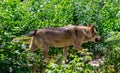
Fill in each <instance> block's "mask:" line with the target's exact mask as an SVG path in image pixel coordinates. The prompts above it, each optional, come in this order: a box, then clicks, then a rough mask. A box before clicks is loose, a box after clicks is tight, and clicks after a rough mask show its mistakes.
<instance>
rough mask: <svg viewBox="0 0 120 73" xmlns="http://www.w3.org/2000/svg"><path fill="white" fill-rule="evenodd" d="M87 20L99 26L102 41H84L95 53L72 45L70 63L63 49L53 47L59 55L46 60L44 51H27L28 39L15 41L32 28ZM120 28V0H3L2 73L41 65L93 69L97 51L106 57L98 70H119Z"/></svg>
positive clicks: (17, 72)
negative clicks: (63, 58) (65, 58)
mask: <svg viewBox="0 0 120 73" xmlns="http://www.w3.org/2000/svg"><path fill="white" fill-rule="evenodd" d="M87 23H92V24H93V25H94V26H95V27H96V29H97V31H98V34H99V35H100V36H101V38H102V41H101V43H99V44H94V43H87V44H85V45H83V47H85V48H86V47H87V48H88V49H90V50H89V51H90V52H92V53H93V55H91V54H89V53H90V52H88V51H80V52H77V51H75V50H73V49H72V48H71V47H70V49H71V50H72V51H71V50H69V53H70V55H69V56H68V58H69V62H68V63H66V64H62V63H61V59H62V56H61V53H62V49H55V48H53V47H52V48H51V50H50V52H49V54H50V55H54V56H55V57H57V59H56V60H54V61H52V62H50V63H49V64H46V63H44V61H43V56H42V52H40V51H37V52H34V53H29V54H26V53H24V51H25V50H26V49H29V48H28V43H26V42H18V43H15V42H12V40H13V38H15V37H20V36H22V35H24V34H26V33H28V32H29V31H31V30H35V29H39V28H46V27H47V28H48V27H60V26H66V25H68V24H74V25H86V24H87ZM117 31H120V3H119V0H24V1H23V2H21V1H20V0H0V73H27V72H32V71H35V70H37V69H38V70H39V71H40V72H50V73H51V72H65V73H68V72H77V73H79V72H86V73H87V72H89V73H91V72H93V71H94V68H93V67H92V66H91V65H90V64H89V63H88V62H89V61H91V59H92V58H94V57H95V56H96V55H98V56H99V55H100V56H101V55H104V57H105V58H106V59H105V64H103V65H101V66H100V68H98V69H97V70H98V72H105V73H110V72H119V71H120V62H119V61H120V45H119V41H120V40H119V38H120V37H119V33H118V32H117ZM110 32H111V33H110ZM114 32H115V33H114ZM53 53H54V54H53ZM81 55H82V56H81ZM95 71H96V70H95Z"/></svg>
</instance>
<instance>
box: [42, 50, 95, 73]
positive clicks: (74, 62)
mask: <svg viewBox="0 0 120 73" xmlns="http://www.w3.org/2000/svg"><path fill="white" fill-rule="evenodd" d="M78 54H79V55H78ZM91 55H92V53H90V52H88V50H87V49H84V50H83V51H79V52H78V53H74V55H73V54H70V55H69V62H68V63H66V64H62V63H59V61H60V60H59V58H60V57H59V58H57V59H58V60H57V61H55V62H50V63H49V64H48V65H47V66H46V69H45V70H44V72H45V73H53V72H55V73H58V72H60V73H63V72H64V73H67V72H68V73H71V72H75V73H82V72H85V73H87V72H89V73H92V70H93V67H92V66H91V65H90V64H88V62H89V61H91V60H92V57H91ZM61 61H62V60H61Z"/></svg>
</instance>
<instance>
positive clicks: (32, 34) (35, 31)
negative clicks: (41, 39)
mask: <svg viewBox="0 0 120 73" xmlns="http://www.w3.org/2000/svg"><path fill="white" fill-rule="evenodd" d="M36 33H37V30H34V31H31V32H29V33H28V34H26V35H25V36H30V37H32V36H35V35H36Z"/></svg>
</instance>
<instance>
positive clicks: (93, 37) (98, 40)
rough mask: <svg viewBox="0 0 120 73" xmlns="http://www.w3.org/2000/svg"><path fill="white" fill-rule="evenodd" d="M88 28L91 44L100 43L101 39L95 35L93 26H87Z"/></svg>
mask: <svg viewBox="0 0 120 73" xmlns="http://www.w3.org/2000/svg"><path fill="white" fill-rule="evenodd" d="M88 27H89V28H90V33H91V41H93V42H100V41H101V37H100V36H99V35H98V34H97V32H96V29H95V28H94V26H93V25H89V26H88Z"/></svg>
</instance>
